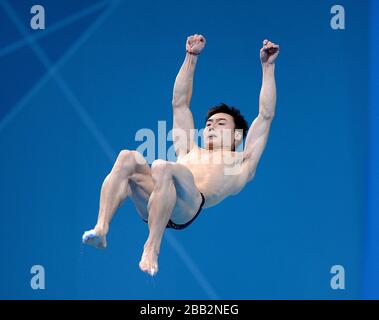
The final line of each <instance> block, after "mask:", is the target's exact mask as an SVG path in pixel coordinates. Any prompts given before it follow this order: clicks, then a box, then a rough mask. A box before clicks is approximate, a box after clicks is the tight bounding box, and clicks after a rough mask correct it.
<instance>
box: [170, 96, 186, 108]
mask: <svg viewBox="0 0 379 320" xmlns="http://www.w3.org/2000/svg"><path fill="white" fill-rule="evenodd" d="M171 104H172V107H173V108H174V109H176V108H183V107H188V106H189V104H188V103H187V101H186V99H185V97H175V96H174V97H173V98H172V101H171Z"/></svg>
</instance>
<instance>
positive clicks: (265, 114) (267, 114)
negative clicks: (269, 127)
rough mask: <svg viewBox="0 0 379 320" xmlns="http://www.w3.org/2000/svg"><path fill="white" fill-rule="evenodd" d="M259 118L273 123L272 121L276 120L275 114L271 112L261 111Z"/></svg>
mask: <svg viewBox="0 0 379 320" xmlns="http://www.w3.org/2000/svg"><path fill="white" fill-rule="evenodd" d="M259 116H260V117H261V118H262V119H263V120H267V121H271V120H272V119H274V117H275V112H270V111H265V110H263V111H260V112H259Z"/></svg>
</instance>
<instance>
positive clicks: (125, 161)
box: [112, 150, 138, 172]
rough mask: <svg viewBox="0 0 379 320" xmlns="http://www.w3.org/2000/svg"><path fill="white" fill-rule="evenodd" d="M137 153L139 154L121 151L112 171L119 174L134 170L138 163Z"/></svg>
mask: <svg viewBox="0 0 379 320" xmlns="http://www.w3.org/2000/svg"><path fill="white" fill-rule="evenodd" d="M136 153H138V152H136V151H132V150H121V151H120V153H119V154H118V157H117V159H116V162H115V164H114V166H113V169H112V170H113V171H116V172H117V171H124V170H125V169H131V168H133V167H134V166H135V164H136V162H137V155H136Z"/></svg>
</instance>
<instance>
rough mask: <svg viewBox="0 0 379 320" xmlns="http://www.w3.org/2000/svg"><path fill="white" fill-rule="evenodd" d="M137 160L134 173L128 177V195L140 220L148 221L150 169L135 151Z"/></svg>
mask: <svg viewBox="0 0 379 320" xmlns="http://www.w3.org/2000/svg"><path fill="white" fill-rule="evenodd" d="M135 156H136V158H137V164H136V168H135V170H134V173H133V174H132V175H131V176H130V177H129V195H130V198H131V199H132V201H133V203H134V205H135V207H136V209H137V211H138V213H139V215H140V216H141V218H142V219H144V220H147V219H148V210H147V204H148V202H149V198H150V195H151V193H152V192H153V188H154V183H153V179H152V176H151V168H150V166H149V164H148V163H147V162H146V160H145V159H144V158H143V156H142V155H141V154H140V153H139V152H137V151H135Z"/></svg>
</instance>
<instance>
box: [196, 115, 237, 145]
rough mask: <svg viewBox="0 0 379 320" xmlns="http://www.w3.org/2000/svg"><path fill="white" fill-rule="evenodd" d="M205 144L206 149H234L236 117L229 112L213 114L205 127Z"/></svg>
mask: <svg viewBox="0 0 379 320" xmlns="http://www.w3.org/2000/svg"><path fill="white" fill-rule="evenodd" d="M203 137H204V145H205V148H206V149H209V150H216V149H228V150H232V149H233V145H234V119H233V117H232V116H231V115H229V114H227V113H216V114H214V115H213V116H211V117H210V118H209V119H208V120H207V122H206V124H205V128H204V133H203Z"/></svg>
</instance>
